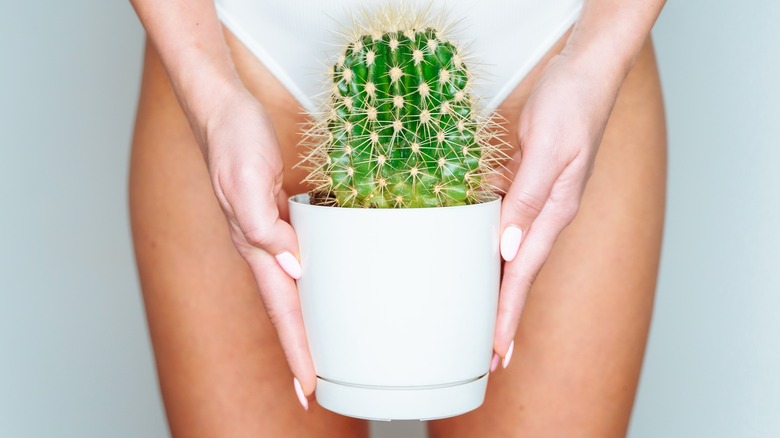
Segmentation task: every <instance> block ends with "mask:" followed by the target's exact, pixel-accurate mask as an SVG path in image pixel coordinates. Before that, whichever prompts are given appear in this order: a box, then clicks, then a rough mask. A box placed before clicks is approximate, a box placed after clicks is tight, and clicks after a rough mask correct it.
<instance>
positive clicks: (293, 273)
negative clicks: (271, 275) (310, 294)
mask: <svg viewBox="0 0 780 438" xmlns="http://www.w3.org/2000/svg"><path fill="white" fill-rule="evenodd" d="M276 261H277V262H279V266H281V267H282V269H284V272H286V273H287V275H289V276H290V277H292V278H294V279H296V280H297V279H299V278H301V264H300V263H298V260H297V259H296V258H295V256H294V255H292V254H290V253H289V252H288V251H285V252H283V253H280V254H278V255H277V256H276Z"/></svg>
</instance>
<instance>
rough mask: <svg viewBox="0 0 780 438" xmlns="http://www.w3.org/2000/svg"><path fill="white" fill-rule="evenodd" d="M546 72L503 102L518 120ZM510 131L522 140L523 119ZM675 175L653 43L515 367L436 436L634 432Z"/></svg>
mask: <svg viewBox="0 0 780 438" xmlns="http://www.w3.org/2000/svg"><path fill="white" fill-rule="evenodd" d="M560 45H561V44H560V43H559V45H558V48H554V49H553V51H552V52H551V53H550V55H548V56H551V55H552V53H554V52H555V51H556V50H558V49H559V48H560ZM538 70H539V69H538V68H537V70H535V71H534V72H532V74H531V75H530V76H529V77H528V78H527V80H526V81H525V83H524V84H521V86H520V87H519V88H518V89H517V90H515V93H514V94H513V95H512V96H511V97H510V98H509V99H508V100H507V101H506V102H505V103H504V105H503V106H502V108H501V111H502V113H503V115H504V116H505V117H506V118H507V119H508V120H510V121H511V122H515V121H516V120H517V119H518V116H519V112H520V110H521V108H522V104H523V102H524V101H525V98H526V96H527V95H528V93H529V91H530V87H531V85H532V84H533V82H534V80H535V78H536V77H538V75H539V71H538ZM510 131H511V140H512V141H513V142H516V124H514V123H513V125H512V126H511V127H510ZM516 146H517V145H516V144H515V147H516ZM513 164H514V166H512V167H516V163H513ZM665 180H666V132H665V125H664V115H663V104H662V100H661V93H660V85H659V81H658V74H657V68H656V64H655V58H654V55H653V49H652V45H651V43H650V42H649V41H648V43H647V44H646V46H645V47H644V48H643V51H642V54H641V56H640V58H639V61H638V62H637V64H636V65H635V67H634V69H633V71H632V72H631V73H630V74H629V76H628V77H627V79H626V81H625V83H624V85H623V87H622V88H621V91H620V94H619V97H618V100H617V103H616V105H615V108H614V111H613V113H612V115H611V117H610V120H609V123H608V125H607V129H606V132H605V134H604V138H603V141H602V144H601V146H600V150H599V152H598V156H597V158H596V161H595V167H594V172H593V175H592V177H591V179H590V181H589V182H588V185H587V188H586V190H585V193H584V197H583V200H582V203H581V208H580V212H579V213H578V215H577V217H576V219H575V220H574V222H573V223H572V224H571V225H570V226H569V227H568V228H566V229H565V230H564V232H563V233H562V234H561V236H560V238H559V239H558V241H557V242H556V243H555V246H554V248H553V251H552V253H551V255H550V258H549V260H548V261H547V263H546V265H545V266H544V268H543V269H542V271H541V273H540V275H539V276H538V278H537V280H536V282H535V284H534V286H533V288H532V290H531V292H530V294H529V297H528V301H527V304H526V306H525V309H524V312H523V315H522V317H521V322H520V327H519V329H518V333H517V335H516V337H515V349H514V354H513V358H512V361H511V362H510V365H509V367H508V368H506V369H501V368H499V370H498V371H496V372H495V373H493V374H491V376H490V380H489V383H488V390H487V395H486V397H485V402H484V404H483V406H481V407H480V408H479V409H477V410H475V411H472V412H470V413H467V414H465V415H462V416H458V417H454V418H449V419H442V420H435V421H431V422H429V424H428V429H429V432H430V436H431V437H434V438H435V437H445V436H446V437H473V436H495V437H514V436H517V437H520V436H522V437H525V436H530V437H546V436H555V437H557V436H565V437H618V436H624V435H625V433H626V429H627V426H628V421H629V417H630V414H631V409H632V405H633V401H634V395H635V392H636V387H637V382H638V378H639V372H640V368H641V364H642V359H643V355H644V349H645V343H646V339H647V332H648V327H649V323H650V317H651V312H652V305H653V296H654V290H655V284H656V275H657V270H658V260H659V254H660V243H661V234H662V228H663V216H664V204H665Z"/></svg>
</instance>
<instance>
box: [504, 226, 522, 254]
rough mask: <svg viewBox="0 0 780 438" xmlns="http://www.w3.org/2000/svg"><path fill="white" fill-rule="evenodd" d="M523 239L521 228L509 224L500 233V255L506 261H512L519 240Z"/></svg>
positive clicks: (518, 247) (518, 245)
mask: <svg viewBox="0 0 780 438" xmlns="http://www.w3.org/2000/svg"><path fill="white" fill-rule="evenodd" d="M522 239H523V230H521V229H520V228H518V227H516V226H514V225H510V226H508V227H506V228H505V229H504V233H503V234H501V257H502V258H503V259H504V260H506V261H508V262H509V261H512V259H513V258H515V256H516V255H517V250H518V249H520V241H521V240H522Z"/></svg>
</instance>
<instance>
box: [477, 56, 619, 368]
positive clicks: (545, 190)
mask: <svg viewBox="0 0 780 438" xmlns="http://www.w3.org/2000/svg"><path fill="white" fill-rule="evenodd" d="M614 76H616V75H614ZM619 86H620V80H618V77H617V76H616V77H615V78H612V77H609V76H608V75H603V76H602V74H601V72H599V71H598V68H589V66H587V65H582V63H578V62H577V61H576V60H574V59H572V58H571V57H570V56H569V55H568V54H567V53H566V51H564V53H562V54H560V55H557V56H556V57H554V58H553V59H552V60H551V61H550V62H549V64H548V65H547V66H546V68H545V71H544V73H543V74H542V76H541V78H540V79H539V81H538V82H537V83H536V85H535V86H534V89H533V91H532V92H531V94H530V96H529V98H528V100H527V101H526V103H525V106H524V108H523V111H522V113H521V115H520V121H519V125H518V137H519V138H518V139H519V142H520V145H521V150H522V160H521V161H520V166H519V169H518V171H517V174H516V176H515V178H514V181H513V182H512V185H511V186H510V188H509V190H508V191H507V193H506V196H505V197H504V200H503V204H502V208H501V230H502V235H501V257H502V258H503V259H504V260H505V261H506V263H505V264H504V274H503V279H502V282H501V291H500V300H499V306H498V315H497V321H496V332H495V337H494V347H493V348H494V350H495V351H496V355H495V356H494V358H493V363H492V367H491V368H492V369H495V367H496V366H497V364H498V360H499V356H503V357H504V359H503V366H504V367H506V366H507V365H508V364H509V360H510V358H511V355H512V350H513V348H514V343H513V339H514V337H515V333H516V332H517V327H518V325H519V321H520V314H521V313H522V310H523V305H524V304H525V300H526V297H527V295H528V292H529V290H530V288H531V285H532V283H533V282H534V279H535V278H536V276H537V274H538V273H539V271H540V269H541V268H542V265H543V264H544V262H545V260H546V259H547V257H548V255H549V254H550V250H551V249H552V246H553V243H555V240H556V239H557V237H558V235H559V234H560V233H561V231H562V230H563V229H564V228H565V227H566V226H567V225H568V224H569V223H571V222H572V220H573V219H574V216H575V215H576V214H577V211H578V209H579V205H580V199H581V198H582V194H583V191H584V189H585V183H586V181H587V180H588V177H589V176H590V173H591V170H592V168H593V161H594V158H595V156H596V151H597V150H598V146H599V144H600V143H601V137H602V135H603V133H604V128H605V125H606V123H607V119H608V118H609V114H610V112H611V111H612V106H613V104H614V102H615V98H616V96H617V90H618V88H619ZM519 155H520V153H518V154H517V155H516V156H515V157H514V159H517V158H519Z"/></svg>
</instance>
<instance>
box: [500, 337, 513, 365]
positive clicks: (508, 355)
mask: <svg viewBox="0 0 780 438" xmlns="http://www.w3.org/2000/svg"><path fill="white" fill-rule="evenodd" d="M514 350H515V341H512V343H510V344H509V350H507V351H506V356H504V362H503V363H502V364H501V366H503V367H504V368H506V367H508V366H509V361H510V360H512V352H513V351H514Z"/></svg>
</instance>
